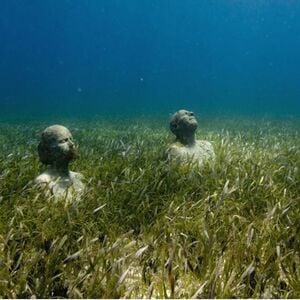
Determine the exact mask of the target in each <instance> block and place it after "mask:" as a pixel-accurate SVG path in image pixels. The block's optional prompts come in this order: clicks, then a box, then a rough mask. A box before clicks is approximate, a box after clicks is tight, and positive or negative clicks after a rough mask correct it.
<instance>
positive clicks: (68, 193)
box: [35, 125, 84, 200]
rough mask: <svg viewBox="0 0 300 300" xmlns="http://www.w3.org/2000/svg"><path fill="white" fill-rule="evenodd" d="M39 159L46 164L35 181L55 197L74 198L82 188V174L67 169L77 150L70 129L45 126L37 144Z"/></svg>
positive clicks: (59, 126)
mask: <svg viewBox="0 0 300 300" xmlns="http://www.w3.org/2000/svg"><path fill="white" fill-rule="evenodd" d="M38 154H39V157H40V161H41V162H42V163H43V164H45V165H46V166H47V169H46V171H45V172H43V173H42V174H40V175H39V176H38V177H37V178H36V179H35V183H36V184H37V185H38V186H40V187H41V188H43V190H44V191H45V193H46V194H47V195H49V196H52V195H53V196H54V197H55V198H61V197H62V198H66V199H69V200H71V199H73V198H76V197H77V196H78V195H79V194H80V193H81V192H82V191H83V190H84V184H83V182H82V180H83V176H82V175H81V174H80V173H75V172H72V171H69V163H70V162H71V161H72V160H73V159H75V158H76V156H77V152H76V147H75V144H74V141H73V137H72V134H71V133H70V131H69V130H68V129H67V128H66V127H64V126H61V125H52V126H50V127H47V128H46V129H45V130H44V131H43V133H42V136H41V140H40V143H39V145H38Z"/></svg>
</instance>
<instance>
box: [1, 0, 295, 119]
mask: <svg viewBox="0 0 300 300" xmlns="http://www.w3.org/2000/svg"><path fill="white" fill-rule="evenodd" d="M299 16H300V1H299V0H260V1H259V0H243V1H242V0H239V1H238V0H2V1H1V2H0V70H1V72H0V105H1V106H0V116H5V115H10V114H16V115H22V116H27V115H28V116H30V115H40V116H43V115H45V116H47V115H48V114H54V115H55V114H57V115H65V116H90V115H95V114H148V113H149V114H151V113H162V114H163V113H168V112H173V111H174V110H177V109H178V108H181V107H184V108H188V109H192V110H195V111H198V112H203V113H207V114H219V113H221V114H222V113H224V114H225V113H226V114H228V113H229V114H231V113H233V114H240V115H253V114H254V115H265V114H266V115H292V116H294V115H296V116H298V115H299V113H300V59H299V55H300V17H299Z"/></svg>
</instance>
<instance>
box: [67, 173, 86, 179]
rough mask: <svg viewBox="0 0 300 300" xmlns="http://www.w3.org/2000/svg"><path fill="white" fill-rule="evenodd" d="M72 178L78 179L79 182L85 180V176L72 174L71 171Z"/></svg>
mask: <svg viewBox="0 0 300 300" xmlns="http://www.w3.org/2000/svg"><path fill="white" fill-rule="evenodd" d="M70 176H71V178H73V179H77V180H84V176H83V175H82V174H81V173H77V172H72V171H70Z"/></svg>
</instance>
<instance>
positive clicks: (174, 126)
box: [167, 109, 215, 166]
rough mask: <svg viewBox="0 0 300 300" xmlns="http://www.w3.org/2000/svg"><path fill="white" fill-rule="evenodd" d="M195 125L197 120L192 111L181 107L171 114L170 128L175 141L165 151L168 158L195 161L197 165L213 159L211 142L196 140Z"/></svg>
mask: <svg viewBox="0 0 300 300" xmlns="http://www.w3.org/2000/svg"><path fill="white" fill-rule="evenodd" d="M197 127H198V122H197V120H196V118H195V116H194V113H193V112H191V111H187V110H184V109H181V110H179V111H177V112H176V113H174V114H173V116H172V117H171V121H170V130H171V131H172V133H173V134H174V135H175V136H176V141H175V143H173V144H172V145H170V147H169V149H168V151H167V153H168V159H170V160H175V161H179V162H181V163H190V162H192V163H197V164H198V165H199V166H202V165H203V164H204V163H205V162H207V161H209V160H214V159H215V152H214V149H213V146H212V144H211V143H210V142H208V141H201V140H196V137H195V132H196V130H197Z"/></svg>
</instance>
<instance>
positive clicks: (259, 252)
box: [0, 117, 300, 298]
mask: <svg viewBox="0 0 300 300" xmlns="http://www.w3.org/2000/svg"><path fill="white" fill-rule="evenodd" d="M57 123H60V124H63V125H65V126H67V127H68V128H70V130H71V132H72V133H73V136H74V138H75V140H76V141H77V143H78V145H79V153H80V156H79V158H78V159H77V160H76V161H74V163H72V165H71V169H72V170H76V171H79V172H81V173H82V174H83V175H84V177H85V180H86V186H87V189H86V191H85V193H84V196H83V199H82V201H81V202H79V203H76V204H70V203H65V202H64V201H58V202H55V201H53V199H51V198H50V199H45V198H44V197H43V196H42V194H40V193H39V191H38V190H36V189H35V188H34V186H33V185H32V184H31V182H32V180H33V179H34V178H35V177H36V176H37V175H38V174H39V172H41V170H42V169H43V166H41V164H40V163H39V161H38V156H37V151H36V148H37V143H38V139H39V134H40V132H41V131H42V130H43V129H44V128H45V127H46V126H48V125H49V123H47V122H39V121H32V122H30V123H29V122H25V121H19V122H4V121H2V122H1V123H0V200H1V202H0V296H1V297H3V298H17V297H18V298H30V297H38V298H52V297H64V298H262V297H268V298H272V297H276V298H299V297H300V253H299V251H300V222H299V221H300V217H299V216H300V173H299V168H300V149H299V148H300V147H299V146H300V125H299V124H300V123H299V119H297V118H290V119H281V120H275V119H251V118H248V119H243V118H239V119H237V118H225V117H224V118H216V117H215V118H212V119H205V120H201V121H200V125H199V126H200V128H199V130H198V132H197V137H198V138H199V139H205V140H209V141H211V142H212V144H213V146H214V149H215V153H216V161H215V162H214V163H208V164H207V165H205V166H204V167H203V168H201V169H199V168H196V167H194V168H192V167H191V168H188V167H179V166H178V165H176V164H170V163H167V162H166V159H165V149H166V147H167V145H168V144H169V143H170V142H171V141H172V140H173V137H172V136H171V134H170V133H169V131H168V127H167V122H166V120H165V119H160V118H157V119H143V118H139V119H126V120H117V119H115V120H112V119H101V118H99V119H94V120H90V121H84V120H71V119H63V120H59V121H57Z"/></svg>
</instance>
